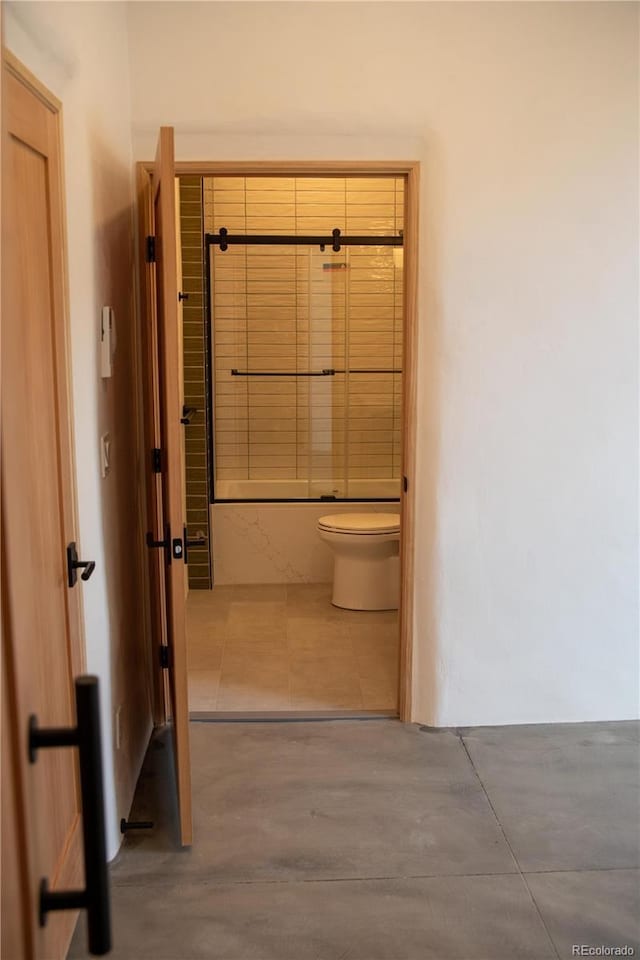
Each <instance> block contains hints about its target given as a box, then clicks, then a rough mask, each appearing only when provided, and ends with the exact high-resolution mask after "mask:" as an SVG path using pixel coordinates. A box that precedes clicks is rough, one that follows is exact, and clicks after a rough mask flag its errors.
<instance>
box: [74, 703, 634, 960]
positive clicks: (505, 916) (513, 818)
mask: <svg viewBox="0 0 640 960" xmlns="http://www.w3.org/2000/svg"><path fill="white" fill-rule="evenodd" d="M191 733H192V761H193V802H194V830H195V842H194V845H193V847H192V848H191V849H190V850H186V851H183V850H179V849H178V848H177V847H176V846H175V843H174V841H173V839H172V825H173V824H174V823H175V811H173V810H172V809H171V805H170V804H169V803H167V800H166V798H167V797H168V796H170V794H171V790H170V789H169V786H170V784H169V779H168V778H169V776H170V774H169V770H170V763H169V760H170V743H169V741H168V739H167V737H166V735H165V736H160V737H158V738H156V739H155V740H154V742H153V743H152V745H151V748H150V750H149V754H148V757H147V760H146V763H145V768H144V771H143V775H142V777H141V780H140V784H139V788H138V792H137V796H136V803H135V805H134V810H133V811H132V815H133V816H135V817H139V818H146V817H148V816H149V817H152V818H154V819H155V820H156V829H155V830H154V832H153V833H151V834H144V833H140V834H137V835H134V834H129V835H128V836H127V840H126V843H125V844H124V846H123V848H122V851H121V853H120V854H119V856H118V858H117V860H116V862H115V863H114V864H113V867H112V894H113V931H114V951H113V954H112V956H113V957H114V960H116V958H117V960H125V958H126V960H144V958H154V960H200V958H215V960H449V958H457V960H519V958H530V960H542V958H547V957H549V958H554V957H555V958H565V957H567V958H568V957H571V956H573V955H575V954H574V953H573V945H574V944H575V945H583V944H584V945H587V946H589V947H601V946H608V947H623V946H629V947H632V948H633V949H634V950H635V951H636V954H637V952H638V950H640V921H639V918H640V872H639V868H640V843H639V839H640V800H639V798H640V790H639V780H640V775H639V767H640V764H639V751H640V725H639V724H637V723H610V724H605V723H602V724H594V723H587V724H572V725H564V724H563V725H553V726H552V725H548V726H547V725H544V726H521V727H498V728H495V727H492V728H488V727H487V728H475V729H471V730H465V731H457V732H456V731H429V730H421V729H420V728H418V727H416V726H404V725H402V724H400V723H399V722H398V721H394V720H369V721H332V722H316V723H309V722H302V723H220V724H215V723H192V726H191ZM85 943H86V939H85V930H84V926H83V922H81V924H80V925H79V929H78V931H77V932H76V937H75V939H74V943H73V944H72V949H71V953H70V956H71V957H73V958H80V957H84V956H86V949H85Z"/></svg>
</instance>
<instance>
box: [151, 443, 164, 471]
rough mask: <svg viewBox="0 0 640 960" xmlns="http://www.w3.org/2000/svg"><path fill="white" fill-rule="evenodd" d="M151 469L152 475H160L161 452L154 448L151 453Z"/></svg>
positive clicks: (158, 448)
mask: <svg viewBox="0 0 640 960" xmlns="http://www.w3.org/2000/svg"><path fill="white" fill-rule="evenodd" d="M151 469H152V471H153V472H154V473H162V450H161V449H160V447H154V448H153V450H152V451H151Z"/></svg>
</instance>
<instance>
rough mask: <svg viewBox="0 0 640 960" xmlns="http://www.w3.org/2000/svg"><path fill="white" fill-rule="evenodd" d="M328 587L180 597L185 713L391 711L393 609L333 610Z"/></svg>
mask: <svg viewBox="0 0 640 960" xmlns="http://www.w3.org/2000/svg"><path fill="white" fill-rule="evenodd" d="M330 597H331V585H330V584H324V583H321V584H317V583H314V584H282V585H279V584H276V585H270V584H265V585H252V586H221V587H215V588H214V589H213V590H192V591H191V592H190V593H189V597H188V600H187V653H188V675H189V709H190V711H191V713H192V714H194V713H210V712H218V711H222V712H227V711H228V712H235V711H239V712H243V713H247V712H271V711H304V712H308V713H315V712H317V711H331V710H365V711H367V710H380V711H387V712H388V711H391V712H394V711H395V710H396V709H397V696H398V694H397V690H398V613H397V611H393V610H392V611H380V612H368V611H354V610H340V609H338V608H337V607H334V606H332V604H331V600H330Z"/></svg>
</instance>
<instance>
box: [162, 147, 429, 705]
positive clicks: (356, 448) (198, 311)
mask: <svg viewBox="0 0 640 960" xmlns="http://www.w3.org/2000/svg"><path fill="white" fill-rule="evenodd" d="M184 166H185V165H182V167H184ZM186 166H187V167H188V169H187V170H184V169H181V165H180V164H177V165H176V168H177V169H176V172H177V174H178V180H179V213H180V234H181V246H182V282H181V294H182V298H181V303H182V308H183V331H184V339H183V351H184V352H183V356H184V394H185V399H184V403H185V406H184V414H185V417H184V420H185V454H186V455H185V464H186V478H185V479H186V494H187V501H186V508H187V525H188V537H189V541H190V543H191V544H192V546H190V550H189V567H188V571H189V592H188V597H187V636H186V640H187V663H188V680H189V709H190V713H191V715H192V717H197V718H211V719H216V718H221V719H222V718H225V717H228V716H229V715H245V714H246V715H252V716H258V715H259V716H270V715H276V716H279V717H282V716H284V715H291V716H338V715H340V716H354V715H363V716H375V715H387V716H397V715H398V714H399V715H400V716H401V717H402V718H403V719H408V714H409V697H408V682H407V680H408V671H407V670H406V664H407V663H408V662H409V659H410V636H409V630H408V618H407V617H406V616H403V614H402V608H404V609H405V610H408V609H409V606H410V600H409V595H410V590H411V578H410V569H411V564H410V557H411V549H410V539H411V537H410V531H411V526H410V523H409V510H410V507H409V503H410V490H411V485H410V483H409V478H410V477H411V476H412V472H413V471H412V461H411V457H412V452H413V443H411V442H408V440H409V437H410V434H411V429H412V407H411V403H412V397H413V386H412V384H413V373H412V364H413V353H412V337H413V318H414V314H415V261H414V254H415V251H414V250H412V246H413V245H414V244H415V206H416V202H417V192H416V181H417V165H413V164H405V165H400V166H401V167H402V168H401V169H394V168H393V165H390V166H391V169H387V168H386V167H385V168H383V169H381V167H380V165H375V166H374V168H370V167H369V166H368V165H366V164H362V165H354V164H345V165H332V167H331V168H325V169H321V168H320V167H319V166H318V165H313V168H312V169H307V165H304V164H296V165H284V168H285V169H283V165H278V167H277V169H276V168H275V167H276V165H273V164H271V165H252V166H251V167H249V165H246V164H244V165H241V166H240V165H233V164H229V165H223V164H213V165H204V164H202V165H193V164H190V165H186ZM194 166H198V167H199V169H197V170H194ZM336 167H339V169H337V170H336V169H335V168H336ZM407 216H410V217H412V219H413V233H412V225H411V224H410V223H407ZM407 228H408V229H407ZM335 231H339V233H336V232H335ZM319 239H325V240H326V241H327V242H326V243H322V244H321V243H320V242H317V241H318V240H319ZM358 239H360V240H361V241H362V242H356V241H357V240H358ZM407 399H408V401H409V402H407ZM408 431H409V432H408ZM403 478H406V479H403ZM352 514H356V515H357V516H358V518H362V517H364V518H365V521H364V522H365V524H369V521H368V520H367V519H366V518H367V517H370V518H371V523H372V524H373V525H374V526H375V523H376V522H378V526H379V525H380V524H379V521H381V520H382V518H383V517H386V518H387V520H386V522H387V525H388V524H389V522H390V521H391V522H392V521H393V517H394V516H396V517H398V523H399V522H400V515H402V534H401V537H400V542H399V543H398V542H396V545H395V547H396V550H397V551H398V553H399V554H400V555H401V560H402V564H400V563H399V562H398V561H397V560H396V562H395V564H394V562H393V560H391V561H390V562H389V564H388V575H389V577H391V578H393V577H395V578H396V579H397V587H398V598H399V599H398V604H397V605H398V607H399V608H400V609H389V606H390V604H389V603H388V602H385V603H384V604H383V606H386V607H387V609H382V610H380V609H352V608H350V601H349V598H348V597H347V601H346V603H345V602H344V598H343V600H342V603H343V604H344V605H342V606H337V605H335V604H334V603H332V596H333V583H332V580H333V563H334V556H333V550H332V546H331V545H330V544H328V543H327V542H326V541H327V540H328V539H330V538H328V537H323V536H321V533H322V531H321V530H319V529H318V524H319V521H323V522H324V520H325V519H326V518H327V516H329V517H331V518H332V521H333V522H337V523H339V524H341V525H343V526H344V520H345V518H348V517H350V516H351V515H352ZM341 518H342V519H341ZM390 536H392V535H390ZM378 538H379V536H378ZM337 539H341V537H338V538H337ZM372 539H373V538H372ZM396 541H397V537H396ZM400 565H402V571H403V572H402V578H401V577H400ZM359 605H361V604H359ZM365 605H367V604H366V601H365ZM369 606H375V602H374V603H373V604H369ZM393 606H395V604H393Z"/></svg>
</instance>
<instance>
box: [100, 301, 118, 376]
mask: <svg viewBox="0 0 640 960" xmlns="http://www.w3.org/2000/svg"><path fill="white" fill-rule="evenodd" d="M115 352H116V321H115V316H114V313H113V307H103V308H102V319H101V326H100V376H101V377H110V376H111V373H112V368H113V356H114V354H115Z"/></svg>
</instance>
